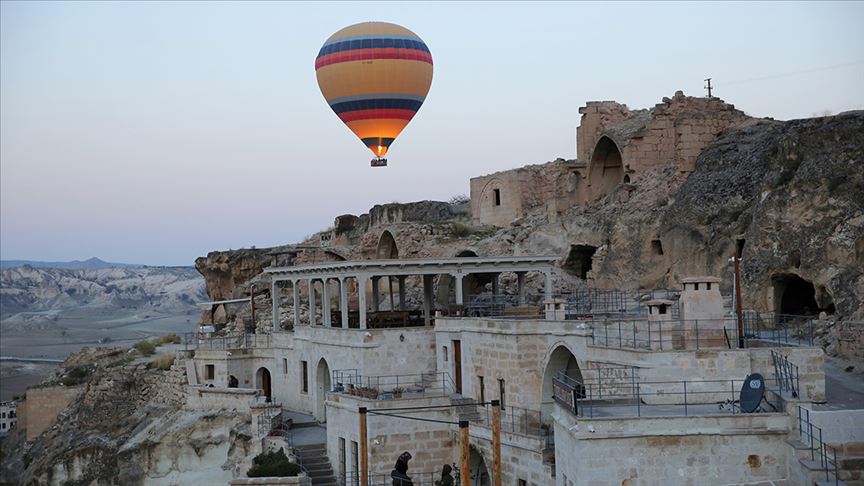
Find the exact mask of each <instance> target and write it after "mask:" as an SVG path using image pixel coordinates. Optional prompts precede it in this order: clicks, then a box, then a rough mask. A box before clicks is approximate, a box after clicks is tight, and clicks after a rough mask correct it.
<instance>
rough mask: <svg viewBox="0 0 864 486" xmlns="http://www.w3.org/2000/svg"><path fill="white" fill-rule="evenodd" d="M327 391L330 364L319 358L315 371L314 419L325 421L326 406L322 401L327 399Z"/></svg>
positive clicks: (328, 388)
mask: <svg viewBox="0 0 864 486" xmlns="http://www.w3.org/2000/svg"><path fill="white" fill-rule="evenodd" d="M329 391H330V366H328V365H327V360H325V359H324V358H321V360H320V361H318V370H317V371H316V373H315V395H316V396H315V419H316V420H318V421H319V422H321V423H324V422H326V421H327V408H326V407H325V406H324V401H325V400H326V399H327V392H329Z"/></svg>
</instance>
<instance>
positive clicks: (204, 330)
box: [198, 326, 216, 334]
mask: <svg viewBox="0 0 864 486" xmlns="http://www.w3.org/2000/svg"><path fill="white" fill-rule="evenodd" d="M198 332H200V333H204V334H208V333H211V332H216V328H215V327H213V326H201V327H199V328H198Z"/></svg>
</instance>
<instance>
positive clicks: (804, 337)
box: [742, 310, 815, 347]
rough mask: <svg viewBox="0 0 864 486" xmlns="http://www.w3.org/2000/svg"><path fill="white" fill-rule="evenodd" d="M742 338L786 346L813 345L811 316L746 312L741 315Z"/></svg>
mask: <svg viewBox="0 0 864 486" xmlns="http://www.w3.org/2000/svg"><path fill="white" fill-rule="evenodd" d="M742 318H743V321H744V338H745V339H746V340H749V341H764V342H768V343H773V344H784V345H787V346H807V347H812V346H814V345H815V338H814V332H813V329H814V327H815V325H814V323H815V319H814V318H813V316H798V315H791V314H776V313H773V312H762V313H760V312H756V311H752V310H747V311H744V312H743V315H742Z"/></svg>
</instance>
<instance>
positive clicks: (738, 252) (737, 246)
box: [735, 238, 746, 259]
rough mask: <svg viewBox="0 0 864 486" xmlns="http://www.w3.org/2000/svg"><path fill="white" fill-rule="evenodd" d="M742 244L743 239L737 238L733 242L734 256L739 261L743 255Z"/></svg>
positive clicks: (744, 241)
mask: <svg viewBox="0 0 864 486" xmlns="http://www.w3.org/2000/svg"><path fill="white" fill-rule="evenodd" d="M744 243H746V240H744V238H738V239H737V240H735V256H736V257H738V258H739V259H740V258H741V255H743V254H744Z"/></svg>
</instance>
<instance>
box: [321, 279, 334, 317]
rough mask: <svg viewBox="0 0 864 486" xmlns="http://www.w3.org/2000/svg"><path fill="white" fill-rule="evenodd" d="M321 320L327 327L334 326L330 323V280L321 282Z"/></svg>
mask: <svg viewBox="0 0 864 486" xmlns="http://www.w3.org/2000/svg"><path fill="white" fill-rule="evenodd" d="M321 320H322V321H324V322H323V324H324V325H325V326H326V327H330V326H332V325H333V324H332V322H331V321H330V279H329V278H327V277H325V278H323V279H322V280H321Z"/></svg>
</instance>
